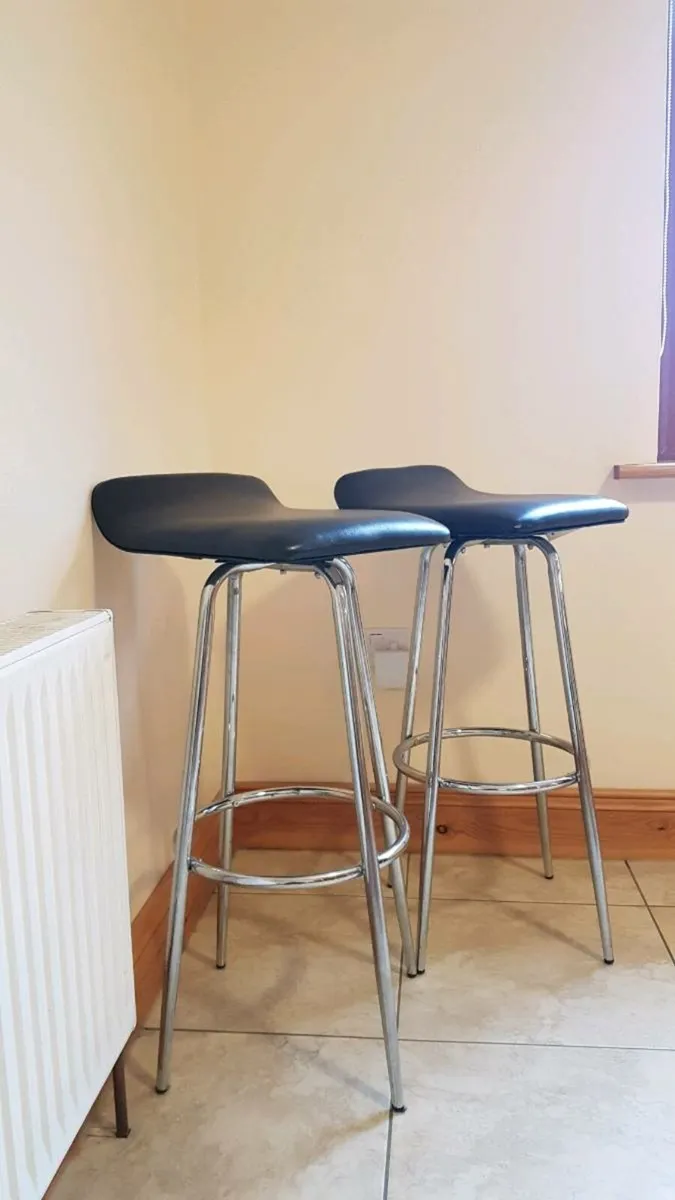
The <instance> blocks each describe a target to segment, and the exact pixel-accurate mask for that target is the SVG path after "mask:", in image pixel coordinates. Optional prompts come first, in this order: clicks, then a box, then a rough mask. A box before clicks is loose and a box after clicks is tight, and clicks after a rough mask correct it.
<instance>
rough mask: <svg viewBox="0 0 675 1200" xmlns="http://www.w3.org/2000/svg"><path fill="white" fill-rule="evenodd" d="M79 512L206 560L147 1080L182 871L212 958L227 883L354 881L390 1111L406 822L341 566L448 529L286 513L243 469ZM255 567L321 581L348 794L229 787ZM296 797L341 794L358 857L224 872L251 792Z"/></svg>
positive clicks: (104, 527)
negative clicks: (312, 866)
mask: <svg viewBox="0 0 675 1200" xmlns="http://www.w3.org/2000/svg"><path fill="white" fill-rule="evenodd" d="M92 509H93V513H94V518H95V520H96V523H97V525H98V527H99V529H100V531H101V533H102V534H103V536H104V537H105V538H106V539H107V540H108V541H109V542H111V543H112V544H113V545H114V546H117V547H118V548H119V549H121V550H125V551H129V552H131V553H134V554H161V555H178V556H180V557H184V558H207V559H214V560H215V561H216V562H217V564H218V565H217V566H216V568H215V570H214V571H212V573H211V574H210V575H209V577H208V579H207V581H206V583H205V585H204V588H203V591H202V595H201V602H200V607H199V620H198V628H197V646H196V653H195V662H194V673H193V682H192V698H191V702H190V717H189V723H188V736H187V746H186V751H185V764H184V772H183V782H182V792H181V801H180V810H179V823H178V832H177V840H176V856H175V863H174V871H173V887H172V894H171V903H170V909H169V923H168V936H167V955H166V969H165V977H164V990H163V997H162V1017H161V1025H160V1037H159V1057H158V1065H157V1081H156V1088H157V1091H158V1092H166V1091H167V1089H168V1088H169V1084H170V1078H171V1049H172V1040H173V1030H174V1020H175V1012H176V1003H177V999H178V983H179V974H180V961H181V953H182V949H183V931H184V923H185V909H186V900H187V885H188V876H189V874H190V872H194V873H195V874H197V875H201V876H203V877H204V878H206V879H210V880H212V881H213V883H215V884H217V886H218V924H217V935H216V937H217V946H216V962H217V965H218V966H219V967H224V966H225V959H226V939H227V913H228V895H229V888H230V886H235V887H246V888H251V889H254V890H255V889H277V890H289V889H303V888H313V887H327V886H330V885H332V884H335V883H343V882H347V880H351V879H357V878H363V880H364V885H365V893H366V903H367V908H368V917H369V922H370V933H371V940H372V946H373V958H374V965H375V975H376V981H377V989H378V998H379V1004H380V1013H381V1017H382V1027H383V1032H384V1042H385V1051H386V1057H387V1066H388V1070H389V1082H390V1087H391V1103H392V1108H394V1109H395V1110H396V1111H402V1110H403V1108H404V1104H403V1090H402V1083H401V1068H400V1060H399V1049H398V1035H397V1030H396V1008H395V1001H394V993H393V988H392V981H391V970H390V961H389V946H388V941H387V929H386V921H385V911H384V904H383V900H382V888H381V881H380V869H381V868H382V867H390V869H391V873H392V881H393V887H394V898H395V902H396V912H397V916H398V920H399V923H400V926H401V935H402V939H403V947H404V956H405V961H406V966H407V969H408V971H409V973H411V974H414V973H415V952H414V945H413V940H412V932H411V929H410V920H409V916H408V909H407V903H406V897H405V885H404V880H403V873H402V870H401V863H400V859H399V856H400V855H401V853H402V851H403V850H404V848H405V846H406V844H407V841H408V837H409V830H408V825H407V821H406V820H405V817H404V816H403V814H402V812H400V811H399V810H398V809H397V808H396V807H395V806H394V805H392V804H391V803H390V797H389V787H388V781H387V769H386V763H385V758H384V751H383V748H382V739H381V736H380V730H379V725H378V721H377V713H376V709H375V702H374V696H373V688H372V682H371V679H370V672H369V664H368V656H367V653H366V647H365V639H364V635H363V627H362V623H361V616H360V612H359V603H358V596H357V591H356V584H355V579H354V574H353V572H352V570H351V567H350V566H349V564H348V563H347V562H346V561H345V557H344V556H346V555H352V554H365V553H373V552H375V551H384V550H397V549H403V548H405V547H408V548H409V547H412V546H418V547H431V546H434V545H438V544H441V543H443V542H446V541H447V539H448V536H449V535H448V531H447V529H445V528H444V527H443V526H442V525H440V524H438V523H437V522H435V521H433V520H430V519H429V518H426V517H419V516H415V515H410V514H407V513H396V512H390V511H387V512H383V513H378V512H373V511H367V512H349V513H343V512H339V511H338V510H330V511H326V512H324V511H316V512H315V511H311V510H308V511H305V510H299V509H289V508H285V507H284V506H283V505H282V504H281V503H280V502H279V501H278V500H277V498H276V496H275V495H274V493H273V492H272V491H271V490H270V488H269V487H268V486H267V484H265V483H263V481H262V480H261V479H256V478H254V477H253V476H248V475H227V474H193V475H141V476H130V477H127V478H121V479H110V480H107V481H105V482H103V483H99V484H98V485H97V487H95V488H94V491H93V494H92ZM265 569H271V570H278V571H281V572H282V573H283V572H286V571H309V572H312V573H313V574H314V575H315V576H316V577H317V578H318V579H321V580H322V581H323V582H324V583H325V584H327V586H328V589H329V592H330V597H331V602H332V611H333V622H334V626H335V638H336V643H337V652H338V663H339V670H340V680H341V685H342V699H343V705H344V714H345V726H346V732H347V744H348V750H349V759H350V766H351V774H352V781H353V791H347V790H345V789H341V788H330V787H319V788H313V787H309V786H303V787H284V788H261V789H258V790H256V791H248V792H237V791H236V781H235V773H236V742H237V700H238V677H239V633H240V625H241V595H242V585H243V580H244V577H245V575H247V574H249V573H250V572H252V571H260V570H265ZM224 583H226V584H227V625H226V662H225V721H224V737H223V774H222V787H221V794H220V795H219V798H218V800H217V801H216V802H215V803H213V804H209V805H207V806H206V807H205V808H202V809H200V810H197V797H198V784H199V770H200V763H201V754H202V743H203V736H204V722H205V714H206V700H207V690H208V677H209V668H210V659H211V646H212V640H213V627H214V614H215V602H216V597H217V595H218V592H219V590H220V588H221V587H222V585H223V584H224ZM359 704H361V705H362V707H363V717H364V723H365V728H366V736H367V739H368V744H369V749H370V754H371V758H372V763H373V769H374V774H375V794H374V795H372V794H371V790H370V785H369V782H368V772H367V767H366V762H365V753H364V746H363V738H362V730H361V717H360V712H359ZM296 797H318V798H321V799H324V798H330V799H338V800H343V801H346V802H352V803H353V804H354V806H355V809H356V818H357V825H358V833H359V843H360V851H361V857H360V861H359V862H358V863H356V864H355V865H354V866H351V867H345V868H342V869H340V870H333V871H324V872H322V873H320V874H314V875H304V876H279V877H272V876H256V875H245V874H242V873H241V872H237V871H233V870H232V831H233V817H234V812H235V809H237V808H240V807H243V806H244V805H248V804H255V803H258V802H259V801H263V800H285V799H289V798H296ZM373 810H377V811H378V812H379V813H380V814H381V815H382V817H383V823H384V833H385V849H384V850H382V851H379V852H378V849H377V845H376V841H375V834H374V826H373ZM215 815H218V816H219V817H220V821H221V844H220V860H221V861H220V864H219V865H216V866H214V865H211V864H209V863H206V862H203V861H202V860H200V859H198V858H194V857H193V856H192V837H193V831H194V826H195V822H196V821H197V820H201V819H203V818H205V817H210V816H215Z"/></svg>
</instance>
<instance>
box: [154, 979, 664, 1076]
mask: <svg viewBox="0 0 675 1200" xmlns="http://www.w3.org/2000/svg"><path fill="white" fill-rule="evenodd" d="M669 957H670V955H669ZM138 1032H139V1034H141V1035H143V1034H156V1033H159V1029H158V1027H157V1026H156V1025H155V1026H152V1025H142V1026H139V1029H138ZM174 1032H175V1033H183V1034H195V1035H199V1034H204V1033H208V1034H211V1035H217V1036H220V1037H272V1038H314V1039H315V1040H316V1041H336V1042H377V1043H381V1042H382V1035H381V1034H375V1033H373V1034H367V1033H316V1032H312V1033H301V1032H298V1031H297V1030H296V1031H293V1030H290V1031H289V1030H287V1029H286V1030H284V1029H212V1028H209V1029H187V1028H179V1027H178V1026H176V1028H175V1030H174ZM400 1042H401V1044H402V1045H411V1046H433V1045H439V1046H502V1047H508V1046H512V1047H516V1048H519V1049H522V1050H599V1051H601V1052H606V1051H609V1052H612V1053H613V1052H617V1051H618V1052H620V1053H623V1052H625V1053H627V1054H675V1046H619V1045H616V1044H614V1045H612V1044H610V1043H604V1044H603V1045H593V1043H591V1042H523V1041H518V1042H509V1041H487V1040H481V1039H480V1038H468V1039H463V1038H443V1037H433V1038H416V1037H402V1038H400Z"/></svg>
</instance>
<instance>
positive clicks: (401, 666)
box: [368, 629, 410, 691]
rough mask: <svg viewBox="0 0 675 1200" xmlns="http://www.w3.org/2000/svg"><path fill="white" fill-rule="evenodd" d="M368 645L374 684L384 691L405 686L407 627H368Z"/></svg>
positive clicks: (408, 633)
mask: <svg viewBox="0 0 675 1200" xmlns="http://www.w3.org/2000/svg"><path fill="white" fill-rule="evenodd" d="M368 646H369V649H370V658H371V662H372V665H373V675H374V677H375V686H376V687H377V688H380V689H381V690H385V691H396V690H400V689H402V688H404V687H405V684H406V679H407V676H408V652H409V650H410V631H409V630H408V629H369V630H368Z"/></svg>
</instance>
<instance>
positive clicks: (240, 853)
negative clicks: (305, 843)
mask: <svg viewBox="0 0 675 1200" xmlns="http://www.w3.org/2000/svg"><path fill="white" fill-rule="evenodd" d="M358 861H359V852H358V850H349V851H348V850H345V851H340V850H335V851H321V850H237V852H236V854H235V856H234V868H235V870H237V871H243V872H247V873H249V874H252V875H310V874H317V873H318V872H320V871H337V870H340V869H341V868H343V867H353V866H354V865H355V864H356V863H358ZM295 894H297V893H295ZM321 894H322V895H323V896H332V895H336V896H362V895H363V881H362V880H361V879H351V880H350V881H349V882H348V883H340V884H336V885H335V886H333V887H328V888H321ZM276 895H284V896H292V895H294V893H293V892H277V893H276Z"/></svg>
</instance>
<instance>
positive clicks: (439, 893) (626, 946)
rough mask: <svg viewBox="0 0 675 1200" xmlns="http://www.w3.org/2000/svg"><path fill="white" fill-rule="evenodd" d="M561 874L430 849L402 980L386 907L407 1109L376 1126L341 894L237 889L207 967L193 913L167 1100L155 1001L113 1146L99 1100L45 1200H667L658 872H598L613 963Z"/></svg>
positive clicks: (376, 1093) (669, 1026) (663, 939)
mask: <svg viewBox="0 0 675 1200" xmlns="http://www.w3.org/2000/svg"><path fill="white" fill-rule="evenodd" d="M317 857H318V856H312V855H308V854H294V855H288V854H287V855H281V854H276V853H275V854H271V853H270V855H269V856H268V857H267V858H266V859H265V860H264V862H263V861H261V859H262V856H261V855H259V854H256V855H254V854H244V855H242V856H240V858H239V862H240V864H241V865H242V867H243V869H246V870H257V869H260V870H263V871H264V870H269V871H270V872H271V873H274V872H275V871H279V872H281V871H284V870H288V871H289V872H303V871H305V870H311V869H313V867H314V865H315V863H316V858H317ZM556 872H557V873H556V878H555V880H554V881H552V882H546V881H545V880H544V879H542V877H541V876H540V874H539V870H538V864H537V863H536V862H531V861H526V860H503V859H491V858H482V859H478V858H476V859H470V858H465V857H461V858H451V857H441V858H439V859H438V862H437V870H436V875H435V886H434V891H435V896H434V906H433V910H432V926H431V935H430V940H429V959H428V967H427V972H426V974H425V975H424V976H422V977H418V978H417V979H408V978H407V977H405V976H403V977H401V970H400V963H399V957H400V956H399V949H398V946H399V943H398V937H397V933H396V927H395V918H394V911H393V904H392V902H391V900H390V899H388V901H387V906H388V916H389V919H390V929H391V935H392V949H393V951H394V959H395V966H396V976H397V986H398V987H399V995H400V1030H401V1036H402V1054H403V1068H404V1078H405V1082H406V1087H407V1100H408V1111H407V1112H406V1113H405V1114H403V1115H400V1116H394V1117H393V1118H392V1117H390V1116H389V1113H388V1111H387V1077H386V1069H385V1062H384V1053H383V1049H382V1044H381V1041H380V1036H379V1028H380V1027H379V1013H378V1006H377V999H376V994H375V986H374V978H373V972H372V966H371V960H370V945H369V938H368V925H367V919H366V916H365V910H364V904H363V898H362V896H361V891H360V884H359V883H358V882H357V883H355V884H352V885H351V887H350V886H347V887H346V888H345V889H344V890H341V891H337V890H335V891H334V892H332V893H328V894H326V893H320V892H316V893H313V894H310V895H308V894H303V895H301V896H299V895H297V894H296V895H285V896H282V897H280V898H277V897H271V896H270V895H258V896H244V895H243V894H241V893H239V894H237V895H236V897H235V898H234V902H233V909H232V925H231V939H230V962H229V965H228V968H227V970H226V971H224V972H220V971H215V970H214V968H213V946H214V935H215V930H214V912H213V910H209V912H208V913H207V914H206V916H205V917H204V919H203V921H202V923H201V925H200V927H199V929H198V930H197V932H196V934H195V935H194V937H193V939H192V942H191V944H190V947H189V948H188V950H187V952H186V955H185V958H184V966H183V975H182V981H181V997H180V1002H179V1011H178V1021H177V1029H178V1031H179V1032H177V1034H176V1038H175V1046H174V1078H173V1086H172V1089H171V1091H170V1092H169V1093H168V1094H167V1095H166V1096H157V1095H156V1094H155V1092H154V1090H153V1071H154V1065H155V1054H156V1048H157V1033H156V1024H157V1011H156V1010H155V1012H154V1013H153V1014H152V1017H151V1019H150V1021H149V1022H148V1028H147V1029H146V1030H145V1031H144V1032H143V1033H142V1034H141V1035H140V1036H139V1037H138V1038H137V1040H136V1041H135V1043H134V1044H133V1047H132V1048H131V1050H130V1052H129V1070H128V1074H129V1093H130V1094H129V1100H130V1112H131V1120H132V1126H133V1133H132V1137H131V1138H130V1139H129V1141H128V1142H117V1141H116V1140H115V1139H114V1137H113V1136H112V1130H111V1122H112V1112H111V1108H112V1105H111V1101H110V1097H109V1096H104V1098H103V1101H102V1102H101V1105H100V1106H99V1111H97V1112H96V1113H95V1114H94V1116H93V1118H92V1120H91V1122H90V1124H89V1126H88V1128H87V1130H86V1131H85V1134H84V1135H83V1136H82V1137H81V1139H80V1141H79V1143H78V1145H77V1147H76V1150H75V1152H74V1154H73V1156H72V1158H71V1160H70V1162H69V1163H68V1165H67V1167H66V1169H65V1171H64V1173H63V1175H62V1176H61V1178H60V1179H59V1181H58V1183H57V1185H56V1187H55V1189H54V1192H53V1200H85V1198H86V1200H174V1198H175V1200H178V1198H179V1197H180V1198H181V1200H183V1198H188V1197H189V1198H190V1200H230V1198H231V1200H337V1198H338V1197H339V1198H340V1200H422V1198H424V1200H541V1198H542V1197H546V1200H629V1198H630V1200H634V1197H635V1196H637V1195H640V1196H644V1197H646V1198H647V1200H666V1198H668V1200H672V1197H673V1196H674V1195H675V965H674V964H673V959H672V957H671V949H670V948H672V950H673V951H675V862H674V863H672V864H671V863H664V864H659V863H631V864H630V865H627V864H625V863H609V864H608V891H609V898H610V904H611V907H612V919H613V925H614V937H615V950H616V956H617V961H616V963H615V965H614V966H613V967H606V966H605V965H604V963H603V962H602V960H601V957H600V953H599V939H598V931H597V924H596V919H595V909H594V907H593V903H592V891H591V888H590V883H589V879H588V874H587V870H586V867H585V865H584V864H583V863H577V862H559V863H558V864H557V867H556ZM409 875H410V883H409V891H410V895H411V902H412V903H413V907H414V894H415V888H416V878H417V863H416V862H415V861H413V862H411V864H410V872H409ZM669 947H670V948H669ZM50 1200H52V1195H51V1194H50Z"/></svg>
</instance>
